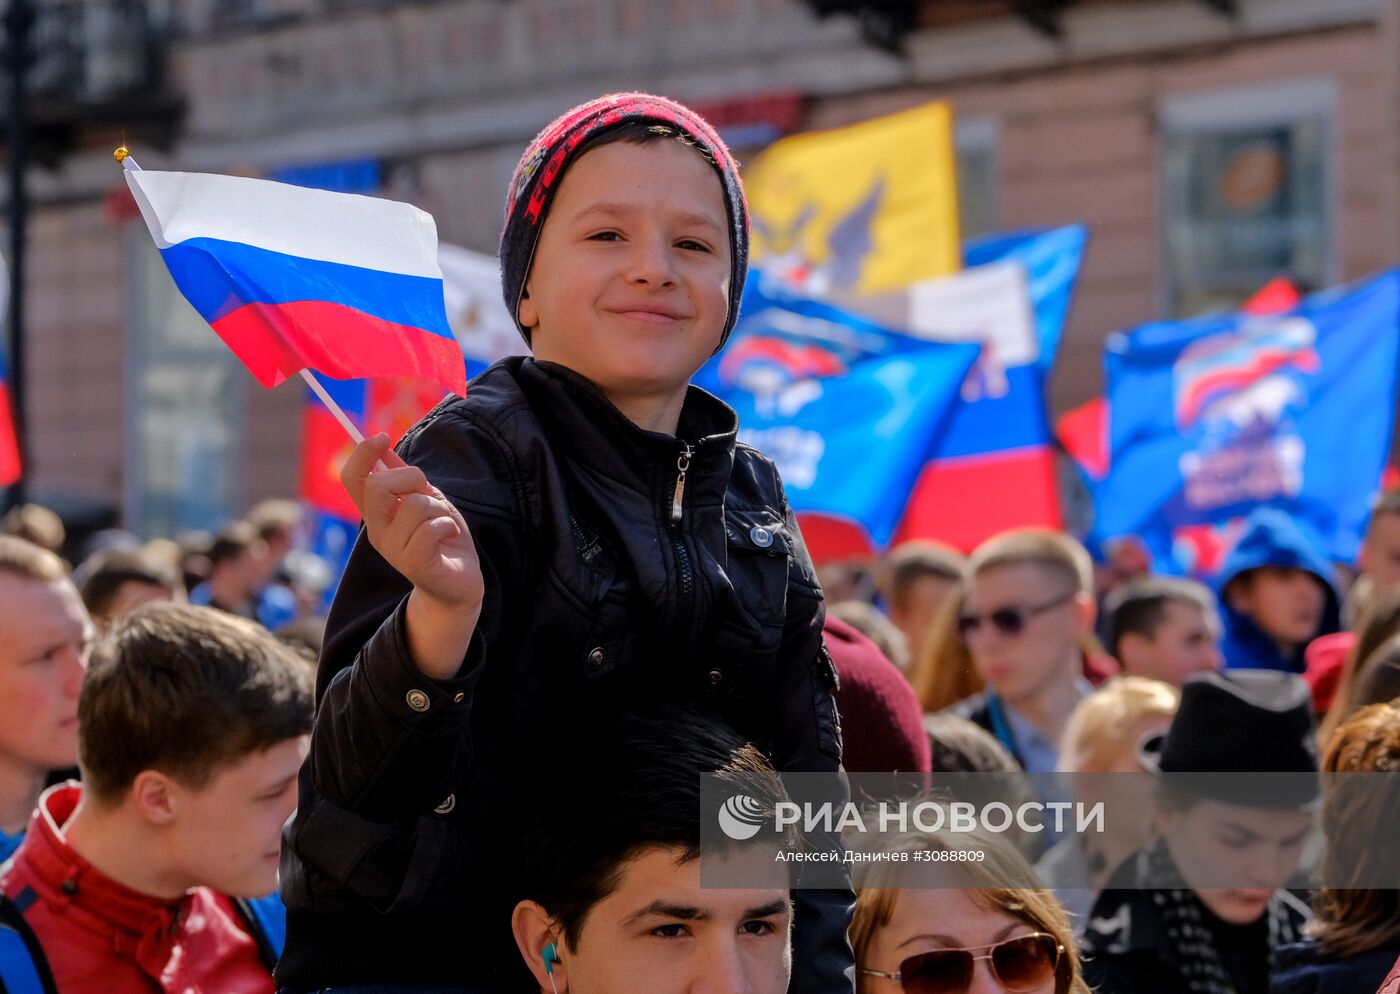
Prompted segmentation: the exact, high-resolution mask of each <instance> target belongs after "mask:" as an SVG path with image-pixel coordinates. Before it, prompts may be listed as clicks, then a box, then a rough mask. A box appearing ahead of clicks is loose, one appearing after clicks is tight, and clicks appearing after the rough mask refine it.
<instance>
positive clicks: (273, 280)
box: [126, 169, 466, 394]
mask: <svg viewBox="0 0 1400 994" xmlns="http://www.w3.org/2000/svg"><path fill="white" fill-rule="evenodd" d="M126 178H127V183H128V185H129V186H130V187H131V192H132V195H133V196H134V197H135V199H136V202H137V205H138V206H139V207H140V208H141V214H142V217H143V218H144V219H145V221H146V225H147V227H148V228H149V229H150V231H151V235H152V237H153V238H154V239H155V242H156V246H157V248H159V249H160V252H161V256H162V258H163V259H164V260H165V263H166V266H167V267H169V269H170V274H171V276H172V277H174V280H175V285H176V286H177V287H179V289H180V292H181V293H182V294H183V295H184V296H185V298H186V299H187V300H189V302H190V303H191V304H192V305H193V306H194V308H195V310H196V311H198V312H199V314H200V316H201V317H203V318H204V319H205V320H206V321H208V322H209V325H210V327H212V328H213V329H214V331H215V332H217V333H218V335H219V337H220V338H222V339H223V340H224V342H225V344H227V345H228V346H229V348H230V349H232V350H233V352H234V353H235V354H236V355H237V356H238V358H239V359H240V360H242V362H243V364H244V365H245V366H247V367H248V370H249V372H251V373H252V374H253V376H254V377H255V378H256V379H257V380H258V382H259V383H261V384H262V385H263V386H265V387H274V386H276V385H277V384H278V383H281V382H282V381H283V380H285V379H286V378H288V377H290V376H296V375H297V374H298V372H299V371H300V370H302V369H311V370H316V371H318V372H320V373H323V374H324V375H326V376H329V377H332V378H334V379H352V378H356V377H364V376H406V377H414V378H416V379H424V380H430V381H432V382H435V383H437V384H439V385H440V386H441V387H442V388H443V389H444V390H451V391H453V392H455V393H459V394H460V393H464V392H465V391H466V369H465V364H464V362H463V359H462V351H461V348H460V347H459V346H458V344H457V342H456V340H455V339H454V338H453V335H452V329H451V328H450V327H449V326H448V321H447V314H446V311H445V309H444V304H443V285H442V271H441V269H440V268H439V265H438V259H437V229H436V226H435V225H434V223H433V219H432V218H431V217H430V216H429V215H427V214H425V213H424V212H422V211H420V210H418V209H417V208H416V207H413V206H411V205H409V204H401V203H396V202H394V201H389V200H380V199H376V198H373V197H364V196H359V195H356V194H346V193H332V192H329V191H326V190H314V189H305V188H302V187H296V186H289V185H286V184H283V183H274V182H271V181H268V180H259V179H249V178H246V177H241V176H215V175H208V174H203V173H172V172H156V171H143V170H136V169H129V170H128V171H127V173H126Z"/></svg>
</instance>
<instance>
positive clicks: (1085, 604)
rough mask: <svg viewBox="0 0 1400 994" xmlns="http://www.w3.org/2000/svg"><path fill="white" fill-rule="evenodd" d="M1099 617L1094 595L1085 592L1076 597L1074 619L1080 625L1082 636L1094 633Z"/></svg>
mask: <svg viewBox="0 0 1400 994" xmlns="http://www.w3.org/2000/svg"><path fill="white" fill-rule="evenodd" d="M1098 616H1099V606H1098V604H1096V603H1094V598H1093V595H1092V594H1086V593H1084V591H1082V590H1081V591H1080V592H1079V593H1077V594H1075V595H1074V617H1075V621H1076V622H1078V624H1079V632H1080V634H1081V635H1090V634H1092V633H1093V631H1094V621H1095V619H1097V618H1098Z"/></svg>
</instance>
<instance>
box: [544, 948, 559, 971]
mask: <svg viewBox="0 0 1400 994" xmlns="http://www.w3.org/2000/svg"><path fill="white" fill-rule="evenodd" d="M540 958H541V959H542V960H544V972H545V973H547V974H549V975H550V976H553V975H554V964H555V963H557V962H559V944H558V943H557V942H551V943H550V944H549V945H547V946H545V947H544V949H542V950H541V951H540Z"/></svg>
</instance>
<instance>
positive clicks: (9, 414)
mask: <svg viewBox="0 0 1400 994" xmlns="http://www.w3.org/2000/svg"><path fill="white" fill-rule="evenodd" d="M22 474H23V467H22V466H21V465H20V459H19V432H17V431H16V430H15V418H14V405H13V403H12V402H11V400H10V375H9V370H8V369H7V368H6V366H5V356H4V354H3V353H0V487H8V486H9V485H10V484H12V483H14V482H16V481H17V480H18V479H19V478H20V476H21V475H22Z"/></svg>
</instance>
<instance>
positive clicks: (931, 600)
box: [890, 576, 959, 659]
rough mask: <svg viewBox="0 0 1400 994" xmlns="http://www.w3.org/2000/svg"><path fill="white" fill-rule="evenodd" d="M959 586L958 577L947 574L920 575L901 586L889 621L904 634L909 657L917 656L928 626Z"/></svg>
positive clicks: (922, 645)
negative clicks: (899, 594)
mask: <svg viewBox="0 0 1400 994" xmlns="http://www.w3.org/2000/svg"><path fill="white" fill-rule="evenodd" d="M958 586H959V584H958V581H957V580H950V579H948V578H946V577H941V576H921V577H919V578H917V579H916V580H914V582H912V583H910V584H909V585H908V586H907V587H906V588H905V589H904V591H903V593H902V596H901V597H900V599H899V604H897V605H894V604H892V605H890V621H892V622H894V625H895V627H896V628H898V629H899V630H900V631H901V632H903V633H904V640H905V642H906V643H907V644H908V646H909V654H910V658H913V659H918V658H919V653H920V651H921V650H922V649H923V647H924V644H925V642H926V641H927V640H928V635H929V625H930V624H932V622H933V619H934V618H935V617H936V616H937V614H938V611H939V609H940V608H941V607H942V606H943V605H944V603H946V602H947V600H948V598H949V597H952V596H955V595H956V594H957V592H958Z"/></svg>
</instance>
